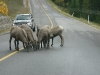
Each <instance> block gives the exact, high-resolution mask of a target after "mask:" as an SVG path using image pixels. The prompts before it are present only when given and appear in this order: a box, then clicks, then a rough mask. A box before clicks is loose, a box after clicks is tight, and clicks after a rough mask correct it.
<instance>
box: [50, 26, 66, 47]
mask: <svg viewBox="0 0 100 75" xmlns="http://www.w3.org/2000/svg"><path fill="white" fill-rule="evenodd" d="M49 31H50V32H49V33H50V38H51V39H52V44H51V46H53V39H54V38H55V37H56V36H59V37H60V38H61V45H60V46H63V45H64V37H63V35H62V32H63V31H64V28H63V27H62V26H54V27H52V28H50V29H49Z"/></svg>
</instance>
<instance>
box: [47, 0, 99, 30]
mask: <svg viewBox="0 0 100 75" xmlns="http://www.w3.org/2000/svg"><path fill="white" fill-rule="evenodd" d="M47 1H48V2H49V3H50V5H51V6H52V7H53V8H54V9H55V10H56V11H58V12H59V13H61V14H64V15H65V16H69V17H72V15H70V14H69V13H67V11H66V9H64V8H63V7H60V6H57V5H56V4H54V3H53V2H52V1H51V0H47ZM72 18H74V19H77V20H79V21H81V22H84V23H86V24H88V25H91V26H93V27H95V28H97V29H100V24H98V23H94V22H89V23H88V21H87V20H86V19H83V18H77V17H72Z"/></svg>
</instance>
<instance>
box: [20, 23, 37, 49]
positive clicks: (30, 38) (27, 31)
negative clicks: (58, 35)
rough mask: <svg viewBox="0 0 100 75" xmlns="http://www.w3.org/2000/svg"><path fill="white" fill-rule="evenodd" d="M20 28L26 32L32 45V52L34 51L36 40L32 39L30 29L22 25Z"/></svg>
mask: <svg viewBox="0 0 100 75" xmlns="http://www.w3.org/2000/svg"><path fill="white" fill-rule="evenodd" d="M20 27H21V28H22V29H24V30H25V31H26V33H27V38H28V41H29V43H30V44H32V46H33V48H34V50H36V40H35V39H34V35H33V31H32V29H31V28H30V27H29V26H28V25H27V24H26V25H25V24H23V25H21V26H20Z"/></svg>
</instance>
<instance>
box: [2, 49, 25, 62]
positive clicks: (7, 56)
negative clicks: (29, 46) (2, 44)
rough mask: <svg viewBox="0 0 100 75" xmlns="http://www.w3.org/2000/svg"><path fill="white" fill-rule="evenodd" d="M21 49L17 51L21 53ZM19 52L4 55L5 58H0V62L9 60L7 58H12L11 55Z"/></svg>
mask: <svg viewBox="0 0 100 75" xmlns="http://www.w3.org/2000/svg"><path fill="white" fill-rule="evenodd" d="M22 49H23V48H20V49H19V51H21V50H22ZM19 51H14V52H12V53H10V54H8V55H6V56H4V57H2V58H0V62H1V61H3V60H5V59H7V58H9V57H10V56H12V55H14V54H16V53H18V52H19Z"/></svg>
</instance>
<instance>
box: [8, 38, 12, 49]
mask: <svg viewBox="0 0 100 75" xmlns="http://www.w3.org/2000/svg"><path fill="white" fill-rule="evenodd" d="M11 40H12V37H11V36H10V40H9V48H10V50H12V49H11Z"/></svg>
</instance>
